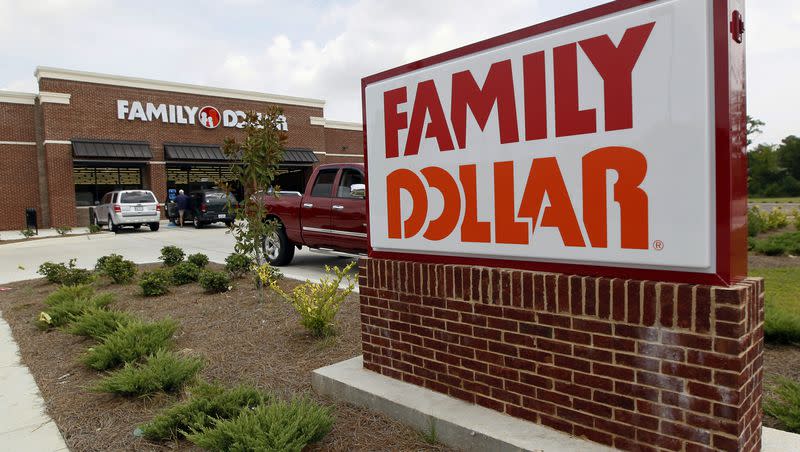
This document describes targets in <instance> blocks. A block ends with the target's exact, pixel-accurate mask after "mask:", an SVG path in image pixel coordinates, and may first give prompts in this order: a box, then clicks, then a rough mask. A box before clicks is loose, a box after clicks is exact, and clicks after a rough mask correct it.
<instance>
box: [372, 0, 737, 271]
mask: <svg viewBox="0 0 800 452" xmlns="http://www.w3.org/2000/svg"><path fill="white" fill-rule="evenodd" d="M728 3H729V2H727V1H725V0H722V1H712V0H668V1H667V0H662V1H658V0H654V1H647V0H637V1H628V0H621V1H617V2H612V3H610V4H607V5H603V6H600V7H597V8H593V9H591V10H587V11H583V12H581V13H577V14H575V15H572V16H567V17H564V18H561V19H557V20H555V21H551V22H547V23H544V24H541V25H536V26H533V27H530V28H527V29H523V30H519V31H517V32H513V33H510V34H508V35H503V36H499V37H497V38H493V39H490V40H487V41H483V42H480V43H477V44H473V45H470V46H467V47H465V48H462V49H457V50H455V51H452V52H448V53H446V54H443V55H439V56H435V57H432V58H429V59H427V60H423V61H420V62H417V63H413V64H409V65H406V66H403V67H400V68H396V69H392V70H389V71H386V72H383V73H380V74H377V75H374V76H371V77H367V78H365V79H364V80H363V81H362V87H363V102H364V123H365V134H366V137H367V147H366V151H365V153H366V156H365V157H366V162H367V173H368V208H369V219H370V222H369V226H370V227H369V237H370V247H371V249H370V253H371V255H374V256H392V255H395V256H400V255H402V256H403V257H405V258H409V257H411V258H416V259H419V260H427V261H441V262H462V263H464V262H467V263H472V262H475V263H476V264H488V265H503V266H511V267H523V268H534V269H542V270H552V271H565V272H570V273H576V274H605V275H609V276H621V277H631V278H649V279H655V278H658V279H661V280H675V281H690V282H706V283H719V284H728V283H730V282H731V281H734V280H735V279H737V278H740V277H743V276H745V275H744V274H743V273H742V270H741V262H738V261H741V259H742V258H741V256H739V254H741V249H740V248H741V247H742V246H744V247H745V249H744V253H745V255H746V243H745V240H744V236H743V235H741V234H742V232H743V229H744V227H745V226H744V225H745V223H744V219H745V213H746V204H744V209H743V208H742V206H743V204H742V202H743V201H744V202H745V203H746V199H745V196H746V195H745V193H746V187H745V190H744V192H742V186H743V184H746V169H744V167H743V166H742V162H741V161H740V160H741V159H742V157H743V156H744V140H743V139H742V138H743V136H742V132H743V129H741V130H740V129H738V127H740V126H741V125H743V121H744V109H743V106H744V91H743V89H744V84H743V62H744V56H743V55H744V54H743V45H742V44H739V43H736V42H734V41H733V38H732V36H731V34H730V27H728V26H727V25H728V24H729V22H728V20H730V18H731V17H732V16H731V14H730V13H731V12H732V10H733V7H734V6H737V5H738V4H739V3H742V5H741V7H739V11H740V12H742V11H743V10H742V9H741V8H742V7H743V2H739V1H738V0H731V2H730V5H729V4H728ZM732 46H738V47H740V48H741V51H740V50H739V49H735V48H732ZM729 48H730V49H729ZM740 52H741V53H740ZM739 59H740V60H741V65H740V66H741V67H738V66H736V64H737V62H738V61H739ZM737 71H738V72H737ZM731 74H732V75H731ZM735 77H741V78H740V79H735V80H733V81H731V80H732V79H733V78H735ZM737 89H739V90H740V92H738V91H736V90H737ZM731 92H737V93H739V94H740V97H739V98H736V97H735V96H729V93H731ZM729 99H733V100H731V101H730V102H731V103H730V104H729ZM736 102H739V103H736ZM732 130H736V133H733V132H732ZM722 132H724V133H722ZM743 171H744V172H743ZM739 179H742V180H739ZM733 260H738V261H737V262H736V263H732V261H733ZM744 272H745V273H746V264H745V270H744Z"/></svg>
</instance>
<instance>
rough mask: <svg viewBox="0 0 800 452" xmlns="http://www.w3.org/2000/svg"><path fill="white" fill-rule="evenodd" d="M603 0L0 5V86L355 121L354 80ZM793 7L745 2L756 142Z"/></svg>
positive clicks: (793, 129)
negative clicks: (302, 106)
mask: <svg viewBox="0 0 800 452" xmlns="http://www.w3.org/2000/svg"><path fill="white" fill-rule="evenodd" d="M605 1H606V0H574V1H570V2H552V1H545V0H504V1H496V0H494V1H485V0H460V1H459V0H437V1H431V0H407V1H403V2H388V1H385V0H341V1H330V2H327V3H325V2H319V1H316V0H293V1H292V2H283V1H278V0H195V1H192V2H189V1H184V2H163V1H158V0H140V1H138V2H127V1H124V0H39V1H36V0H26V1H17V0H0V11H3V13H2V14H0V61H3V71H2V72H0V87H3V88H6V89H15V90H35V88H36V86H35V81H34V79H33V77H32V72H33V69H34V67H35V66H37V65H48V66H60V67H68V68H74V69H82V70H89V71H96V72H107V73H113V74H125V75H132V76H139V77H149V78H156V79H163V80H174V81H179V82H187V83H198V84H209V85H216V86H223V87H230V88H238V89H248V90H256V91H264V92H273V93H278V94H289V95H294V96H304V97H316V98H322V99H325V100H327V101H328V102H327V107H326V116H328V117H330V118H332V119H340V120H351V121H360V118H361V93H360V83H361V82H360V81H361V78H362V77H364V76H367V75H370V74H373V73H376V72H378V71H381V70H384V69H388V68H391V67H394V66H398V65H400V64H403V63H407V62H410V61H413V60H417V59H420V58H424V57H426V56H430V55H433V54H436V53H439V52H442V51H445V50H449V49H452V48H454V47H458V46H461V45H465V44H468V43H470V42H474V41H476V40H479V39H483V38H487V37H490V36H494V35H497V34H500V33H504V32H508V31H512V30H515V29H518V28H521V27H524V26H527V25H531V24H534V23H537V22H541V21H543V20H546V19H550V18H553V17H557V16H559V15H562V14H567V13H570V12H573V11H576V10H578V9H583V8H586V7H590V6H593V5H598V4H600V3H604V2H605ZM799 27H800V3H797V2H795V1H792V0H770V1H769V2H766V1H760V2H749V3H748V10H747V34H746V36H747V45H748V104H749V111H750V113H751V114H752V115H754V116H756V117H759V118H760V119H762V120H764V121H766V122H767V126H766V128H765V133H764V135H763V136H761V137H759V139H757V141H766V142H777V141H779V140H780V139H781V138H783V137H784V136H786V135H788V134H791V133H795V134H800V130H799V129H800V113H798V110H797V108H796V105H798V104H800V90H798V89H797V87H796V86H797V83H796V81H795V79H796V77H797V74H798V73H800V58H798V51H800V40H798V39H796V31H795V30H797V29H798V28H799Z"/></svg>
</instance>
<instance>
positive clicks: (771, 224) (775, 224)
mask: <svg viewBox="0 0 800 452" xmlns="http://www.w3.org/2000/svg"><path fill="white" fill-rule="evenodd" d="M764 223H765V226H766V230H767V231H774V230H777V229H782V228H785V227H786V226H788V225H789V216H788V215H786V212H784V211H783V209H781V208H780V207H775V208H773V209H771V210H770V211H769V212H766V213H765V217H764Z"/></svg>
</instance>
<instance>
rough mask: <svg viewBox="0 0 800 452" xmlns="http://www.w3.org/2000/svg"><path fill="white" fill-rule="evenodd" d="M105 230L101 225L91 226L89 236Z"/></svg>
mask: <svg viewBox="0 0 800 452" xmlns="http://www.w3.org/2000/svg"><path fill="white" fill-rule="evenodd" d="M102 230H103V229H102V228H101V227H100V225H99V224H90V225H89V234H97V233H98V232H100V231H102Z"/></svg>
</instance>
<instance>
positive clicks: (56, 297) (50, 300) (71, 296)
mask: <svg viewBox="0 0 800 452" xmlns="http://www.w3.org/2000/svg"><path fill="white" fill-rule="evenodd" d="M93 295H94V287H92V286H88V285H84V284H80V285H77V286H61V287H59V288H58V289H56V290H54V291H53V292H51V293H50V295H48V296H47V298H45V299H44V303H45V304H46V305H48V306H56V305H59V304H61V303H64V302H66V301H73V300H75V299H76V298H92V296H93Z"/></svg>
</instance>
